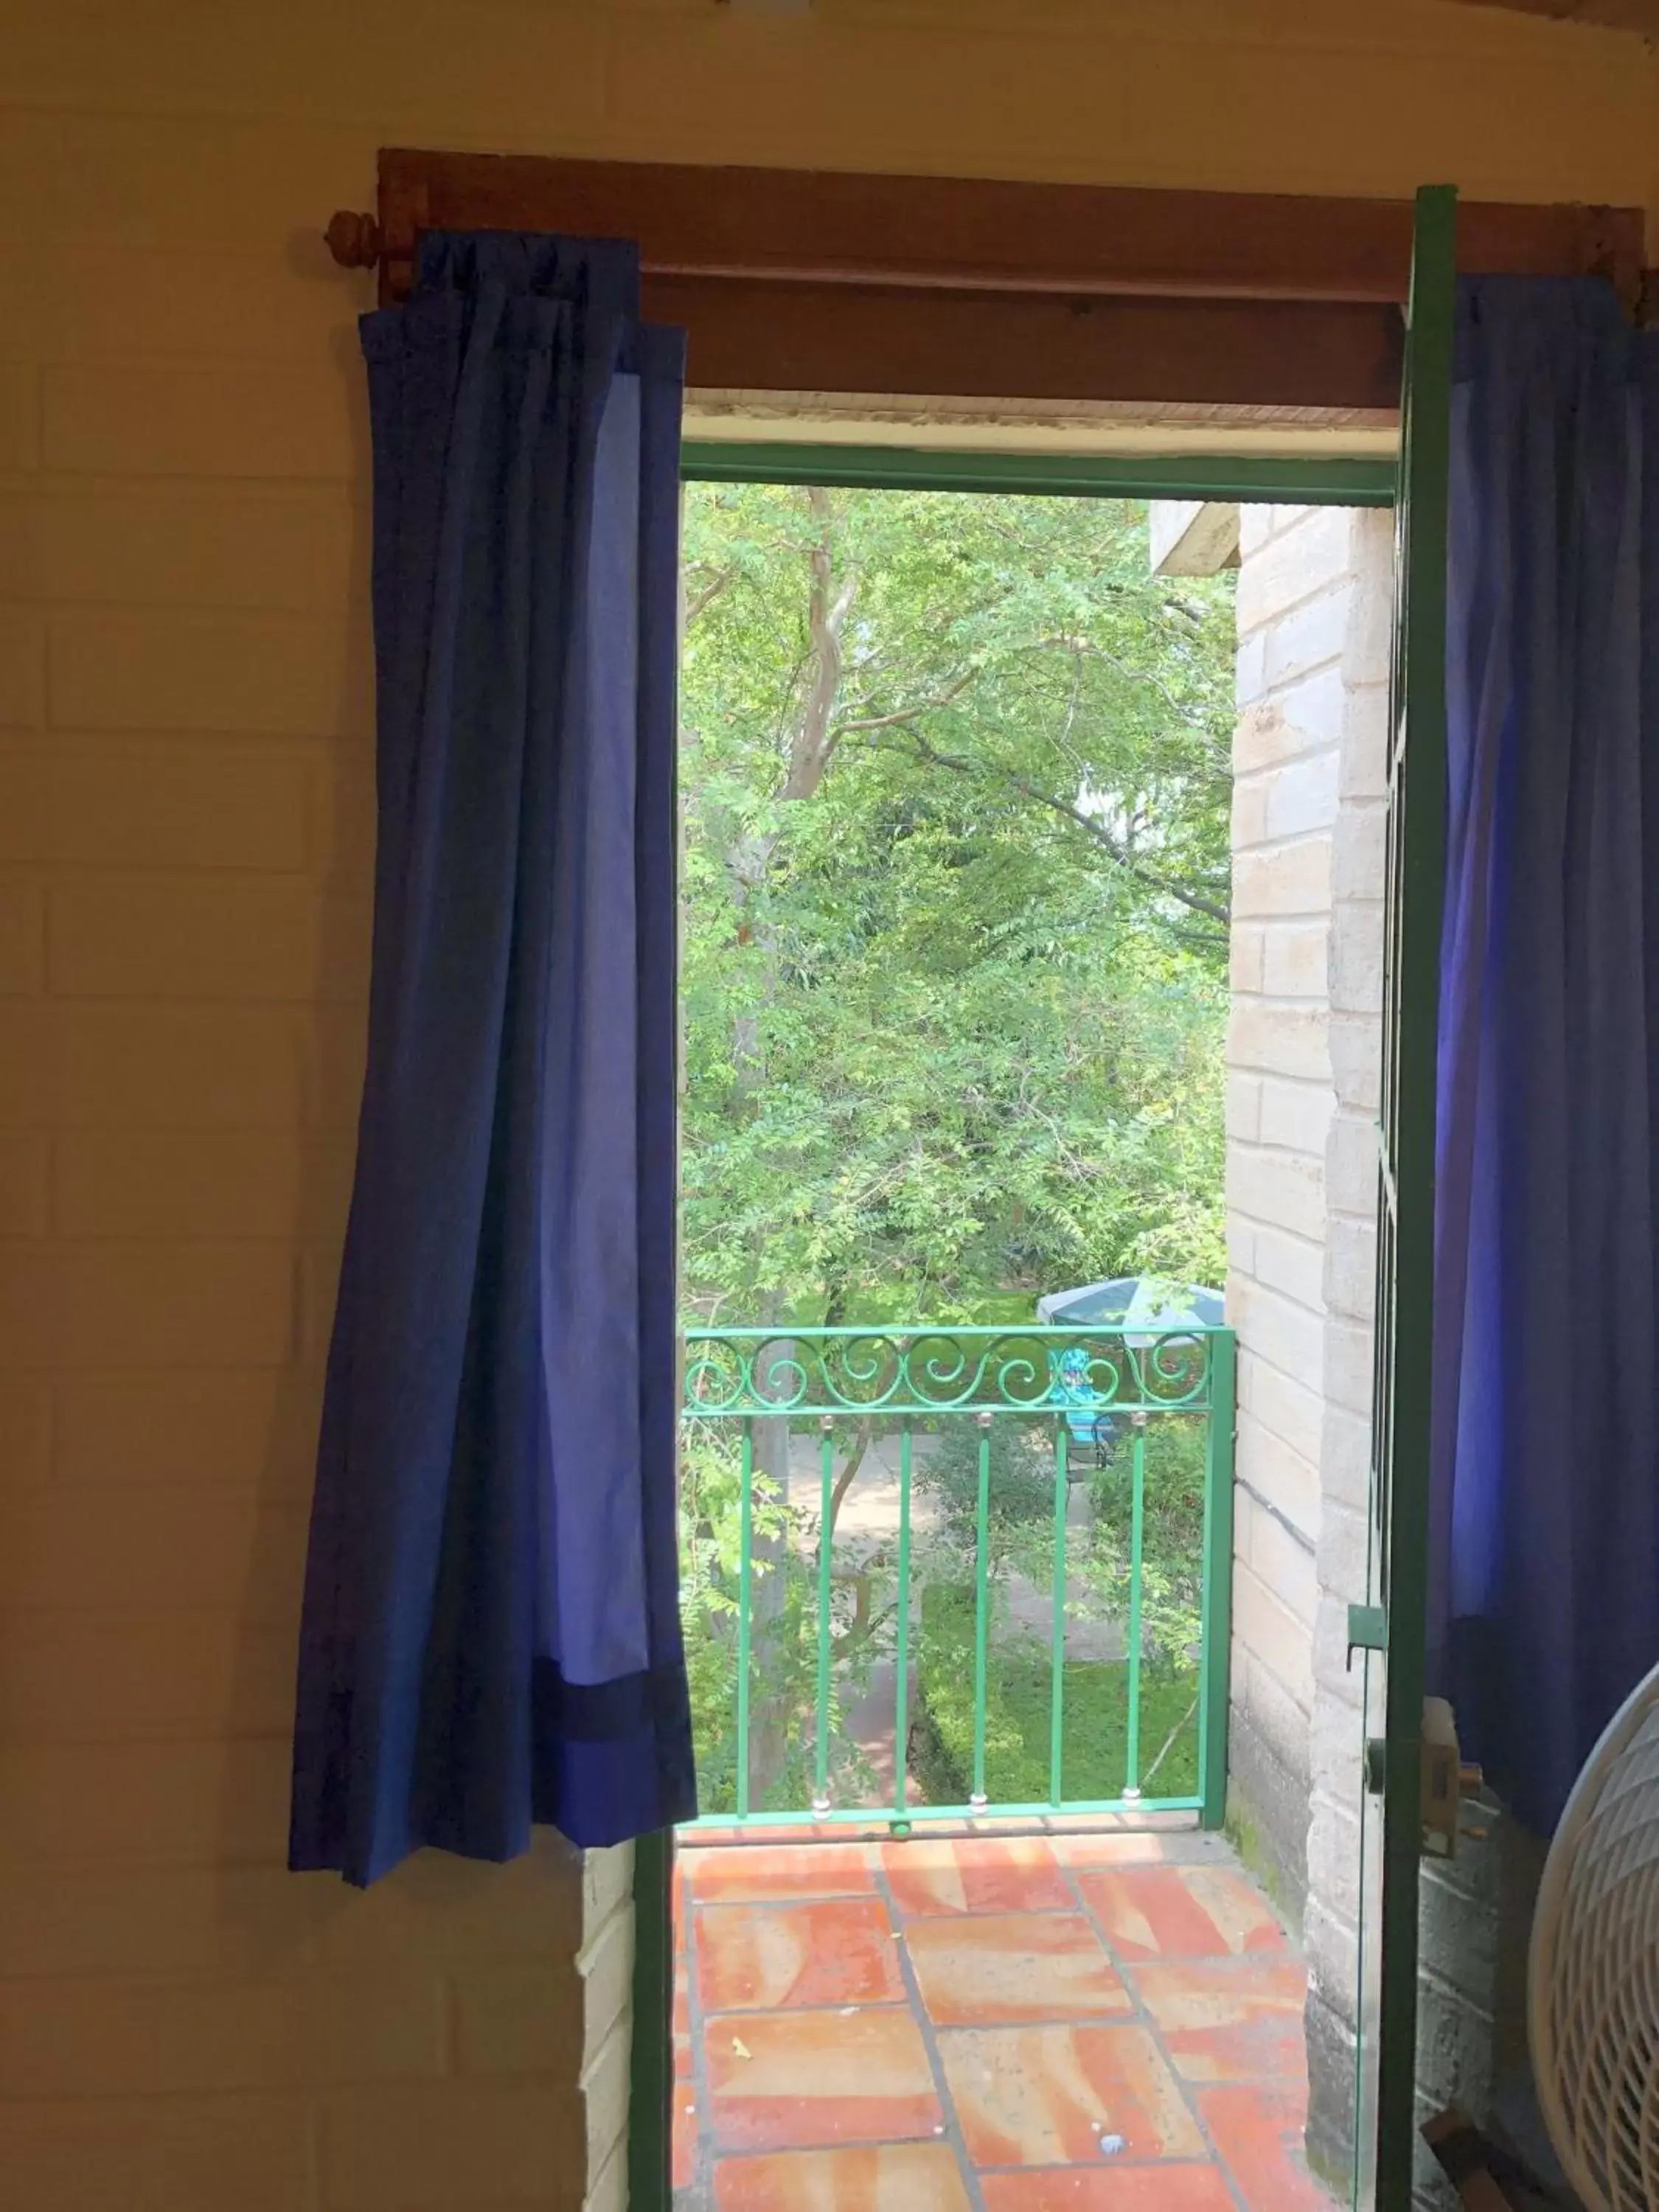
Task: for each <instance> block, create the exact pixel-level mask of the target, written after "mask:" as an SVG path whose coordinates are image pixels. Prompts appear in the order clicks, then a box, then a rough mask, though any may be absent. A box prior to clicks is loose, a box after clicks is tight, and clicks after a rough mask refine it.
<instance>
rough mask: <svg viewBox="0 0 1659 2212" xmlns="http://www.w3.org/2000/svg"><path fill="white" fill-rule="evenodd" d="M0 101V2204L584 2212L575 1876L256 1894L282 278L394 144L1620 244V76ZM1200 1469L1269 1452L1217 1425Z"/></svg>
mask: <svg viewBox="0 0 1659 2212" xmlns="http://www.w3.org/2000/svg"><path fill="white" fill-rule="evenodd" d="M0 53H3V55H4V66H3V70H0V2172H3V2173H4V2175H5V2179H6V2196H7V2200H8V2202H11V2201H14V2200H15V2202H16V2203H19V2204H20V2205H24V2204H26V2205H27V2206H28V2208H29V2212H92V2208H96V2212H227V2208H231V2207H234V2208H235V2212H479V2208H481V2207H484V2206H487V2207H489V2212H536V2208H541V2212H551V2208H554V2207H558V2208H560V2212H568V2208H572V2207H574V2206H575V2205H576V2204H578V2203H580V2202H582V2201H583V2199H584V2198H585V2197H586V2198H587V2200H588V2201H589V2202H590V2203H591V2204H592V2206H593V2207H594V2208H595V2212H597V2208H599V2207H600V2206H603V2207H605V2212H612V2208H614V2207H615V2206H616V2205H617V2204H618V2203H620V2201H621V2197H622V2180H623V2168H622V2165H621V2161H620V2158H619V2156H618V2152H617V2145H618V2141H619V2130H620V2128H621V2125H622V2117H623V2077H624V2073H625V2067H624V2063H623V2059H624V2055H625V2050H626V2027H625V2014H626V1989H627V1976H626V1973H625V1971H624V1961H625V1955H626V1948H627V1944H628V1942H629V1940H630V1931H629V1922H628V1908H627V1905H626V1888H627V1883H626V1875H627V1867H626V1862H625V1859H624V1860H620V1861H617V1862H616V1863H614V1864H611V1865H610V1866H608V1867H607V1868H606V1869H603V1870H600V1869H589V1880H588V1886H587V1889H586V1893H584V1887H583V1881H582V1878H581V1875H580V1870H579V1869H578V1868H577V1867H576V1866H575V1865H574V1863H572V1862H571V1860H570V1859H569V1857H568V1855H567V1854H565V1853H563V1852H562V1850H560V1849H559V1847H558V1846H557V1845H556V1844H555V1843H553V1842H552V1841H551V1840H549V1841H548V1842H546V1843H545V1844H544V1845H543V1847H542V1848H541V1849H539V1850H538V1851H537V1853H536V1854H535V1855H534V1856H533V1857H532V1858H530V1859H529V1860H527V1861H526V1862H525V1863H522V1864H520V1865H519V1866H515V1867H513V1868H508V1869H490V1868H486V1867H466V1866H460V1865H456V1864H453V1863H446V1862H443V1861H440V1860H433V1861H431V1862H429V1863H418V1864H416V1865H413V1866H410V1868H408V1869H405V1870H404V1872H402V1873H400V1874H399V1875H397V1876H396V1877H394V1878H393V1879H392V1880H391V1881H388V1882H387V1883H386V1884H385V1885H383V1886H382V1887H380V1889H378V1890H377V1891H376V1892H374V1893H371V1894H370V1895H369V1896H368V1897H357V1896H355V1895H352V1894H349V1893H347V1892H345V1891H344V1890H343V1888H342V1887H340V1886H339V1885H337V1884H335V1883H332V1882H331V1881H325V1880H320V1879H308V1880H305V1881H301V1880H296V1879H295V1878H292V1877H290V1876H289V1875H287V1874H285V1873H284V1872H283V1869H282V1857H283V1827H284V1806H283V1796H284V1782H285V1773H286V1765H287V1746H286V1741H285V1731H286V1729H287V1725H288V1718H289V1695H290V1680H291V1674H292V1668H293V1661H294V1640H295V1616H296V1610H297V1600H298V1589H299V1576H300V1570H301V1557H302V1551H303V1541H304V1521H305V1510H306V1498H307V1482H308V1475H309V1468H310V1459H311V1454H312V1450H313V1439H314V1431H315V1424H316V1414H317V1401H318V1389H319V1363H320V1359H321V1356H322V1352H323V1348H324V1345H325V1336H326V1331H327V1326H328V1319H329V1312H330V1305H331V1297H332V1290H333V1281H334V1273H335V1268H336V1265H337V1255H338V1248H339V1240H340V1234H341V1226H342V1220H343V1205H344V1199H345V1192H346V1187H347V1180H348V1172H349V1162H348V1155H349V1146H350V1142H351V1135H352V1127H353V1121H354V1115H355V1111H356V1096H357V1089H358V1084H359V1080H360V1072H361V1065H362V1020H363V984H364V957H365V926H366V921H367V906H368V884H369V872H370V845H369V834H370V812H369V805H368V787H369V772H368V771H369V759H370V734H371V730H370V663H369V653H368V629H367V617H366V606H365V576H366V547H367V532H368V513H367V499H368V482H367V465H366V441H365V423H364V416H363V402H362V371H361V365H360V363H359V362H358V360H357V358H356V349H355V338H354V333H353V331H352V327H351V319H352V316H353V314H354V313H356V311H357V310H358V309H359V308H360V307H362V306H363V305H365V304H366V303H367V301H368V296H369V293H368V287H367V285H366V284H365V283H363V282H362V280H349V279H346V278H344V277H343V276H340V275H339V274H338V273H337V271H336V270H334V269H333V268H332V267H331V264H329V262H328V260H327V258H326V257H325V253H324V252H323V250H322V248H321V246H320V245H319V240H318V235H317V234H318V231H319V227H320V225H321V224H322V222H324V221H325V219H326V217H327V216H328V215H329V213H330V212H331V210H333V209H334V208H335V207H337V206H340V205H346V206H364V205H367V204H370V202H371V200H372V196H373V176H374V149H375V148H376V147H377V146H378V145H380V144H383V143H417V144H418V143H433V144H449V145H461V146H472V147H478V148H483V149H489V148H499V149H511V148H522V149H533V150H542V151H547V152H559V153H565V154H604V153H610V154H617V155H634V156H643V157H652V156H655V157H658V158H666V157H678V158H685V159H693V160H697V159H702V160H709V159H726V160H730V159H745V158H746V159H749V160H758V161H785V162H793V163H797V164H805V165H810V164H813V163H820V164H825V165H829V166H835V165H836V164H841V165H844V166H852V167H859V166H865V167H872V166H879V167H900V168H929V167H931V168H937V169H939V170H942V171H946V172H964V171H968V172H971V171H974V170H981V171H984V170H988V171H991V172H995V173H1007V174H1013V175H1019V174H1029V175H1054V176H1073V177H1079V178H1090V177H1094V178H1099V179H1107V180H1112V179H1115V180H1121V181H1144V182H1162V183H1169V184H1190V185H1221V186H1232V187H1236V188H1249V187H1255V188H1275V187H1277V188H1280V189H1295V190H1313V191H1322V190H1334V191H1405V190H1407V189H1409V188H1410V187H1411V186H1412V185H1414V184H1416V183H1417V182H1418V181H1419V179H1420V178H1422V177H1424V176H1425V175H1430V174H1432V175H1436V176H1441V175H1444V176H1451V177H1455V178H1457V179H1460V180H1461V181H1462V182H1463V183H1464V184H1466V185H1468V187H1469V188H1471V189H1473V190H1477V191H1483V192H1485V193H1486V194H1488V195H1490V196H1501V195H1504V194H1511V195H1515V196H1519V197H1563V198H1572V199H1582V200H1589V201H1629V200H1632V199H1641V198H1643V197H1644V196H1645V194H1646V193H1647V191H1648V188H1649V185H1650V169H1651V161H1650V120H1651V112H1652V108H1651V102H1652V92H1653V76H1652V71H1651V70H1650V65H1649V64H1648V62H1647V60H1646V58H1645V55H1644V50H1643V49H1642V48H1641V47H1640V46H1638V45H1637V44H1636V43H1635V42H1633V41H1631V40H1623V39H1620V38H1617V37H1613V36H1611V35H1607V36H1601V35H1597V34H1594V33H1583V32H1579V31H1576V30H1573V29H1571V28H1563V27H1557V26H1554V25H1550V24H1546V23H1541V22H1531V21H1521V20H1505V19H1503V18H1500V17H1498V16H1495V15H1486V14H1484V13H1482V11H1480V10H1477V9H1462V8H1459V9H1445V8H1442V7H1439V6H1437V5H1435V4H1433V0H1405V4H1402V5H1401V7H1400V8H1398V9H1391V10H1389V11H1388V12H1387V13H1386V15H1379V17H1378V19H1377V20H1376V21H1372V20H1369V19H1368V17H1367V16H1366V15H1364V14H1362V12H1361V11H1358V10H1356V9H1353V8H1352V7H1351V6H1349V5H1348V4H1346V0H1312V4H1309V0H1261V4H1260V5H1258V6H1255V7H1252V8H1251V9H1248V10H1241V9H1237V7H1235V6H1232V5H1231V4H1226V0H1175V4H1172V5H1169V6H1165V7H1164V8H1161V9H1158V11H1156V15H1152V13H1150V12H1148V14H1147V15H1146V16H1145V17H1144V19H1143V18H1138V17H1137V16H1136V15H1135V14H1134V13H1133V11H1129V10H1118V9H1101V8H1100V7H1098V6H1097V5H1096V4H1093V0H1040V4H1039V3H1037V0H1034V4H1026V5H1022V6H1019V7H1018V8H1016V7H1014V6H1013V5H1012V0H819V4H818V5H817V8H816V9H814V10H813V11H812V13H811V15H805V16H800V17H789V18H785V17H776V18H769V17H767V16H765V15H750V14H744V13H741V12H734V11H728V10H723V9H718V8H716V7H714V6H713V5H712V4H707V0H465V3H464V0H435V4H434V5H432V6H430V7H428V8H426V9H421V10H418V11H414V12H413V13H411V11H410V9H408V8H407V7H406V6H402V5H394V4H392V0H350V4H347V5H343V6H341V5H331V6H324V5H323V4H321V0H282V4H278V0H239V3H238V4H235V5H225V4H222V0H148V4H146V5H143V6H142V7H135V6H133V5H131V0H0ZM1276 107H1283V108H1284V109H1285V111H1286V112H1289V113H1291V115H1293V116H1294V118H1295V128H1294V129H1274V130H1264V129H1263V128H1262V127H1261V117H1262V115H1263V114H1264V113H1267V112H1272V111H1273V109H1275V108H1276ZM1316 644H1317V640H1316V638H1312V637H1311V636H1310V638H1308V639H1306V640H1304V641H1303V643H1302V644H1301V645H1299V646H1298V647H1297V650H1298V651H1300V652H1304V653H1311V652H1313V651H1314V650H1315V648H1316ZM1263 927H1264V932H1265V930H1266V917H1264V922H1263ZM1262 957H1263V961H1264V963H1266V961H1267V944H1266V937H1265V934H1264V939H1263V948H1262ZM1306 957H1307V954H1306V947H1305V945H1300V944H1298V943H1297V941H1296V940H1295V939H1294V938H1293V936H1292V935H1291V934H1287V933H1284V932H1282V931H1281V932H1280V933H1279V937H1278V938H1276V939H1275V940H1274V945H1273V963H1274V964H1273V977H1274V987H1275V990H1277V989H1278V987H1279V983H1280V982H1281V981H1290V982H1294V980H1295V977H1296V976H1297V974H1299V973H1300V972H1301V969H1300V964H1299V963H1303V962H1304V961H1305V959H1306ZM1262 974H1263V981H1264V987H1265V981H1266V976H1267V968H1266V966H1265V964H1264V968H1263V971H1262ZM1294 996H1295V994H1294V992H1293V991H1292V992H1291V993H1290V994H1289V998H1290V1000H1294ZM1306 1081H1307V1077H1306V1076H1305V1074H1303V1073H1292V1075H1291V1078H1290V1079H1289V1082H1290V1086H1291V1087H1290V1089H1289V1090H1288V1091H1281V1089H1280V1088H1279V1087H1278V1086H1276V1085H1275V1086H1270V1085H1268V1084H1267V1081H1266V1080H1265V1079H1263V1080H1262V1082H1261V1086H1260V1095H1259V1098H1258V1099H1257V1108H1256V1110H1259V1112H1260V1115H1261V1127H1262V1128H1263V1129H1264V1130H1267V1131H1278V1130H1279V1129H1280V1128H1281V1126H1282V1119H1281V1117H1282V1115H1284V1114H1285V1112H1286V1111H1288V1110H1290V1109H1291V1108H1292V1107H1293V1105H1294V1103H1295V1100H1296V1099H1297V1097H1300V1095H1301V1094H1300V1092H1299V1091H1297V1090H1296V1088H1295V1086H1296V1085H1297V1083H1298V1082H1301V1083H1305V1082H1306ZM1270 1153H1271V1155H1272V1158H1273V1160H1275V1161H1278V1162H1280V1163H1281V1166H1280V1169H1279V1170H1278V1171H1280V1172H1283V1173H1285V1174H1286V1175H1288V1176H1289V1178H1290V1179H1289V1181H1288V1182H1286V1184H1285V1191H1286V1194H1287V1203H1291V1204H1302V1205H1310V1204H1312V1203H1313V1202H1314V1201H1313V1198H1312V1195H1311V1194H1310V1192H1309V1191H1308V1190H1306V1189H1304V1188H1303V1186H1302V1184H1301V1183H1300V1182H1297V1175H1298V1174H1300V1172H1301V1170H1300V1167H1299V1166H1298V1164H1297V1163H1298V1162H1299V1161H1300V1158H1301V1155H1300V1154H1299V1153H1297V1152H1296V1150H1295V1148H1294V1147H1293V1146H1290V1145H1288V1144H1286V1143H1282V1142H1280V1141H1279V1139H1277V1138H1276V1137H1267V1138H1264V1139H1263V1140H1262V1144H1261V1155H1262V1158H1263V1159H1264V1160H1266V1159H1267V1158H1268V1156H1269V1154H1270ZM1264 1172H1267V1170H1264ZM1291 1249H1292V1248H1291V1245H1289V1244H1286V1245H1285V1247H1284V1249H1283V1250H1282V1251H1281V1253H1280V1258H1281V1260H1286V1259H1287V1255H1289V1254H1290V1253H1291ZM1266 1250H1267V1248H1266V1246H1265V1244H1264V1246H1263V1253H1264V1266H1265V1264H1266V1259H1265V1255H1266ZM1287 1264H1291V1263H1290V1262H1288V1261H1287ZM1304 1308H1305V1298H1304V1297H1302V1296H1301V1295H1300V1294H1299V1293H1297V1292H1296V1291H1294V1289H1293V1288H1291V1289H1287V1288H1285V1286H1284V1285H1283V1284H1277V1285H1276V1284H1275V1283H1274V1282H1273V1280H1270V1279H1268V1278H1267V1276H1265V1275H1264V1277H1263V1287H1262V1290H1261V1306H1260V1310H1261V1313H1262V1314H1263V1315H1264V1316H1265V1315H1267V1314H1269V1313H1272V1314H1273V1315H1275V1316H1279V1317H1280V1318H1281V1319H1283V1320H1284V1321H1285V1325H1287V1326H1291V1325H1293V1324H1294V1321H1295V1316H1296V1313H1297V1310H1300V1309H1304ZM1286 1356H1289V1355H1288V1354H1287V1355H1286ZM1273 1371H1274V1372H1275V1373H1276V1372H1277V1370H1273ZM1285 1389H1288V1386H1285ZM1285 1389H1281V1386H1280V1385H1279V1383H1276V1382H1274V1381H1273V1379H1272V1377H1271V1376H1270V1374H1269V1372H1268V1370H1267V1367H1266V1366H1265V1365H1264V1366H1263V1367H1262V1369H1261V1370H1260V1372H1259V1374H1258V1377H1257V1381H1256V1383H1255V1385H1254V1386H1253V1398H1252V1407H1251V1411H1252V1417H1253V1419H1256V1420H1257V1421H1258V1422H1259V1423H1260V1424H1261V1425H1263V1426H1264V1427H1265V1426H1267V1425H1270V1424H1272V1423H1278V1422H1290V1423H1291V1425H1292V1426H1293V1425H1294V1419H1295V1414H1294V1401H1293V1398H1292V1397H1290V1396H1286V1395H1285ZM1275 1393H1278V1394H1279V1396H1278V1397H1276V1396H1275ZM1279 1398H1283V1399H1284V1404H1283V1406H1282V1407H1279ZM1275 1407H1278V1408H1279V1409H1278V1410H1273V1409H1274V1408H1275ZM1292 1443H1293V1449H1294V1451H1295V1452H1296V1453H1297V1454H1299V1455H1301V1457H1302V1458H1303V1459H1304V1460H1306V1459H1308V1458H1310V1455H1311V1453H1312V1450H1313V1446H1312V1445H1311V1443H1308V1442H1307V1440H1306V1439H1305V1438H1304V1441H1303V1442H1302V1443H1300V1444H1295V1443H1294V1440H1293V1439H1292ZM1299 1479H1300V1478H1299V1476H1298V1474H1297V1465H1296V1463H1295V1461H1294V1460H1293V1459H1291V1458H1287V1459H1286V1460H1285V1464H1284V1471H1283V1474H1282V1477H1281V1478H1279V1485H1280V1486H1279V1492H1278V1493H1277V1494H1279V1496H1281V1498H1283V1499H1284V1500H1285V1501H1286V1510H1287V1511H1288V1512H1289V1513H1290V1515H1291V1517H1292V1518H1295V1517H1296V1516H1297V1514H1300V1513H1303V1512H1304V1502H1305V1501H1304V1500H1303V1498H1301V1495H1300V1493H1299V1492H1298V1491H1297V1481H1298V1480H1299ZM1299 1525H1303V1526H1304V1527H1305V1526H1306V1523H1305V1520H1304V1522H1302V1523H1300V1524H1299ZM1249 1540H1250V1541H1251V1543H1252V1545H1253V1547H1255V1549H1254V1550H1253V1553H1252V1556H1253V1558H1255V1559H1256V1561H1257V1567H1256V1568H1255V1569H1253V1570H1252V1572H1253V1573H1259V1577H1260V1587H1261V1590H1262V1592H1263V1596H1262V1599H1261V1613H1262V1618H1263V1619H1264V1620H1267V1621H1275V1622H1276V1620H1277V1616H1276V1615H1275V1614H1274V1613H1273V1612H1271V1611H1269V1610H1267V1609H1266V1608H1267V1607H1277V1608H1278V1609H1279V1613H1283V1614H1285V1617H1286V1618H1292V1619H1296V1620H1299V1619H1300V1617H1301V1616H1300V1613H1299V1612H1298V1611H1297V1608H1298V1607H1303V1606H1304V1595H1303V1594H1302V1593H1300V1592H1299V1591H1292V1592H1291V1594H1290V1595H1289V1597H1288V1598H1286V1597H1285V1595H1283V1593H1282V1592H1280V1591H1279V1589H1278V1584H1279V1580H1280V1577H1279V1569H1278V1568H1277V1567H1276V1566H1273V1565H1270V1564H1269V1561H1268V1552H1267V1547H1269V1546H1270V1545H1272V1544H1273V1542H1274V1541H1275V1538H1274V1537H1273V1535H1272V1534H1269V1533H1268V1532H1267V1530H1265V1529H1263V1530H1258V1529H1256V1528H1255V1526H1254V1525H1253V1526H1252V1528H1251V1529H1250V1531H1249ZM1247 1617H1249V1605H1248V1604H1247V1605H1246V1606H1245V1607H1242V1608H1241V1618H1242V1619H1243V1618H1247ZM1264 1633H1265V1632H1264ZM579 1954H580V1955H579ZM584 1990H586V2014H587V2017H586V2024H584V2020H583V2010H584V2002H583V2000H584Z"/></svg>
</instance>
